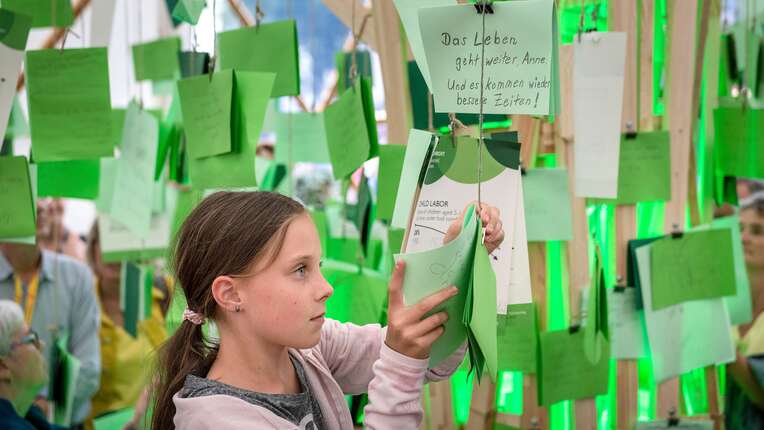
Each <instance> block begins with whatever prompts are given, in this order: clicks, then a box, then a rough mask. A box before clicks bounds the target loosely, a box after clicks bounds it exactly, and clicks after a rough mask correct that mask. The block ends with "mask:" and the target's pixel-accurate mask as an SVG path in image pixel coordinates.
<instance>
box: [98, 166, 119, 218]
mask: <svg viewBox="0 0 764 430" xmlns="http://www.w3.org/2000/svg"><path fill="white" fill-rule="evenodd" d="M99 170H100V174H99V178H98V198H97V199H96V201H95V205H96V209H97V210H98V212H99V213H105V214H110V213H111V202H112V201H113V200H114V178H115V176H116V174H117V159H116V158H101V165H100V169H99Z"/></svg>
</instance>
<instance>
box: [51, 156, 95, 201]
mask: <svg viewBox="0 0 764 430" xmlns="http://www.w3.org/2000/svg"><path fill="white" fill-rule="evenodd" d="M100 172H101V161H100V160H98V159H96V160H72V161H49V162H43V163H37V196H38V197H69V198H75V199H87V200H95V199H96V198H97V197H98V186H99V178H100Z"/></svg>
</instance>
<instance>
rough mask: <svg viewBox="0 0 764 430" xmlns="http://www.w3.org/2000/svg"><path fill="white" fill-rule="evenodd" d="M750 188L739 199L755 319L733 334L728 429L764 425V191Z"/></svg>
mask: <svg viewBox="0 0 764 430" xmlns="http://www.w3.org/2000/svg"><path fill="white" fill-rule="evenodd" d="M754 185H756V184H754ZM751 189H752V190H753V191H752V192H748V193H747V195H746V197H744V198H742V199H741V200H740V233H741V240H742V242H743V252H744V255H745V265H746V269H747V272H748V278H749V281H750V288H751V303H752V308H753V321H752V322H751V323H748V324H743V325H740V326H738V327H737V328H736V331H735V332H734V333H733V334H734V335H735V337H736V339H738V342H737V358H736V360H735V361H734V362H733V363H730V364H728V365H727V372H728V373H729V375H730V376H731V377H729V378H727V393H726V396H725V397H726V399H725V401H726V405H725V423H726V428H727V429H728V430H738V429H741V430H742V429H754V428H764V190H761V189H757V188H756V187H755V186H754V187H753V188H751ZM746 191H747V190H746Z"/></svg>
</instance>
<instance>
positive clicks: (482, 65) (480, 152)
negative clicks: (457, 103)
mask: <svg viewBox="0 0 764 430" xmlns="http://www.w3.org/2000/svg"><path fill="white" fill-rule="evenodd" d="M482 3H483V8H482V9H481V14H480V15H482V16H481V18H482V32H483V38H482V39H481V40H483V41H485V13H486V6H487V3H488V2H487V1H485V0H483V1H482ZM480 46H481V48H480V51H481V52H480V116H479V117H478V118H479V120H478V127H479V128H480V140H478V208H481V207H482V201H483V200H482V195H481V189H482V186H481V185H482V182H483V180H482V176H483V90H484V86H485V84H484V83H483V79H484V74H485V43H482V44H481V45H480Z"/></svg>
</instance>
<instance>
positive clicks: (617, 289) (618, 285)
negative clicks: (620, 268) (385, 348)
mask: <svg viewBox="0 0 764 430" xmlns="http://www.w3.org/2000/svg"><path fill="white" fill-rule="evenodd" d="M624 291H626V284H625V283H624V282H623V276H622V275H618V276H616V278H615V286H614V287H613V292H614V293H623V292H624Z"/></svg>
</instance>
